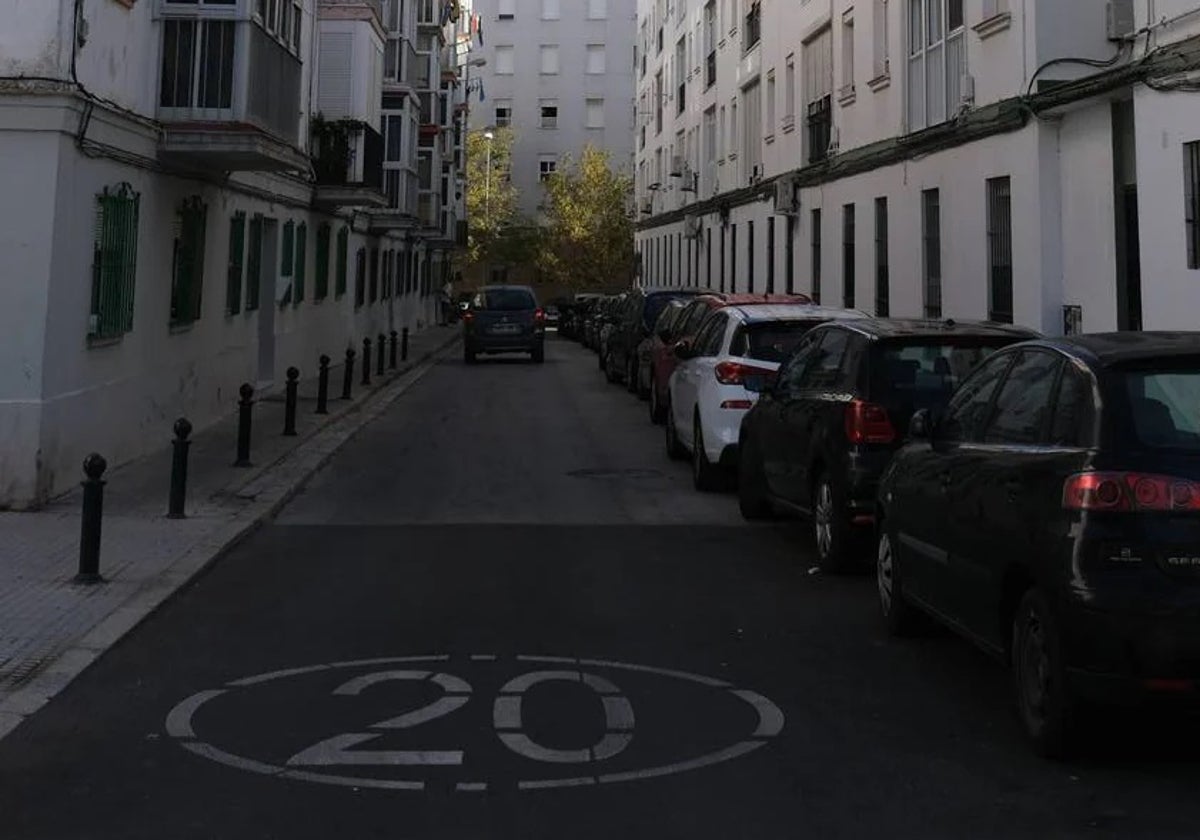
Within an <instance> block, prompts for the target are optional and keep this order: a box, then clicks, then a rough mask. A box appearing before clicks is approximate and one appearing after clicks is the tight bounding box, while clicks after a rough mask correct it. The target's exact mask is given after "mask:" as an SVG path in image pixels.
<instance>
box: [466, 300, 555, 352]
mask: <svg viewBox="0 0 1200 840" xmlns="http://www.w3.org/2000/svg"><path fill="white" fill-rule="evenodd" d="M545 348H546V313H545V312H543V311H542V309H541V308H540V307H539V306H538V302H537V297H536V296H535V295H534V293H533V289H531V288H529V287H528V286H484V287H483V288H482V289H480V290H479V291H478V292H477V293H476V295H475V297H473V298H472V299H471V305H470V308H468V310H467V311H466V312H465V313H464V314H463V360H464V361H465V362H466V363H467V364H472V363H474V362H475V359H476V357H477V356H479V355H480V354H484V353H529V354H530V355H531V356H532V357H533V360H534V361H535V362H539V363H540V362H543V361H545V358H546V349H545Z"/></svg>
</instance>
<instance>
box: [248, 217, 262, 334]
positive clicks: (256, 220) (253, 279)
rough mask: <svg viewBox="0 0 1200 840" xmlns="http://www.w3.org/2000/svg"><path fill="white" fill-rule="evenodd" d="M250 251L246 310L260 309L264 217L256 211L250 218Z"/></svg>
mask: <svg viewBox="0 0 1200 840" xmlns="http://www.w3.org/2000/svg"><path fill="white" fill-rule="evenodd" d="M249 239H250V251H249V253H248V254H247V256H246V311H247V312H253V311H254V310H256V309H258V289H259V286H260V285H261V282H262V241H263V217H262V215H261V214H259V213H255V214H254V215H253V216H252V217H251V219H250V236H249Z"/></svg>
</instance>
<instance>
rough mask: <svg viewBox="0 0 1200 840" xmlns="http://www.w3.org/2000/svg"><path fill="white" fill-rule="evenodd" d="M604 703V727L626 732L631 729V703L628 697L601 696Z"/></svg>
mask: <svg viewBox="0 0 1200 840" xmlns="http://www.w3.org/2000/svg"><path fill="white" fill-rule="evenodd" d="M600 702H601V703H603V704H604V725H605V728H606V729H612V730H616V731H619V732H628V731H629V730H631V729H633V704H632V703H630V702H629V698H628V697H601V698H600Z"/></svg>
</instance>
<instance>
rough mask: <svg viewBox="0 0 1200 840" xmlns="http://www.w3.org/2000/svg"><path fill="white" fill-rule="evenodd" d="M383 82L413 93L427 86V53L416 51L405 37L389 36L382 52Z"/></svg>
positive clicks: (385, 84)
mask: <svg viewBox="0 0 1200 840" xmlns="http://www.w3.org/2000/svg"><path fill="white" fill-rule="evenodd" d="M383 84H384V87H386V88H400V89H403V90H404V92H405V93H408V94H410V95H415V93H416V92H417V91H418V90H420V89H421V88H422V86H423V87H425V88H428V87H429V55H428V54H427V53H418V52H417V51H416V50H415V49H413V45H412V42H411V41H409V40H408V39H407V38H389V39H388V41H387V47H386V48H385V50H384V53H383Z"/></svg>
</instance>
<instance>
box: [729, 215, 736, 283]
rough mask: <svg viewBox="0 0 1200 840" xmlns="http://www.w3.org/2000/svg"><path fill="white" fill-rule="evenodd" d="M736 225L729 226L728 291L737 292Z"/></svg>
mask: <svg viewBox="0 0 1200 840" xmlns="http://www.w3.org/2000/svg"><path fill="white" fill-rule="evenodd" d="M737 285H738V283H737V225H730V226H729V291H731V292H734V293H736V292H737Z"/></svg>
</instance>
